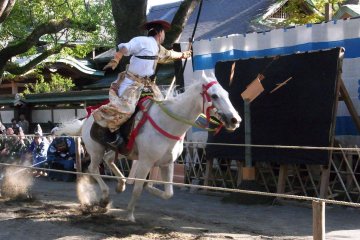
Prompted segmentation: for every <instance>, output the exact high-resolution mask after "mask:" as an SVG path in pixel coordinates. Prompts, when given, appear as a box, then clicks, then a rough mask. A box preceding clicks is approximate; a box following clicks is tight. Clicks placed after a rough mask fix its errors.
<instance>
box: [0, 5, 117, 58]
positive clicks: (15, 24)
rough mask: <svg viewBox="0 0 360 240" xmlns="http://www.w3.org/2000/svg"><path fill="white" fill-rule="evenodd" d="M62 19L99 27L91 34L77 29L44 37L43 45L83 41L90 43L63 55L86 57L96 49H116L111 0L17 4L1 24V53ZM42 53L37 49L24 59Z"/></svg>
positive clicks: (67, 51) (32, 50)
mask: <svg viewBox="0 0 360 240" xmlns="http://www.w3.org/2000/svg"><path fill="white" fill-rule="evenodd" d="M62 19H71V20H73V21H75V22H81V23H86V24H90V25H94V26H96V27H97V28H96V30H95V31H94V32H91V33H89V32H86V31H84V30H83V29H81V28H80V27H75V29H65V30H63V31H61V32H58V33H56V34H47V35H43V36H42V37H41V41H43V43H44V44H46V45H47V46H48V47H56V46H58V45H59V44H63V43H74V42H77V43H78V42H79V41H80V42H82V43H86V44H82V45H80V46H76V47H75V48H74V49H71V50H70V49H68V50H65V51H63V52H62V54H68V55H71V56H74V57H77V56H78V57H84V56H85V55H86V54H88V53H89V52H90V51H91V49H92V48H93V47H94V46H96V45H102V46H104V45H112V41H114V39H115V29H114V24H113V19H112V14H111V3H110V0H104V1H94V0H86V1H84V0H51V1H49V0H17V1H16V4H15V6H14V8H13V10H12V12H11V14H10V16H9V17H8V18H7V19H6V20H5V21H4V22H3V23H2V24H1V27H0V50H1V49H2V48H3V47H5V46H6V45H12V44H14V43H17V42H18V41H23V40H25V39H26V37H27V36H29V34H30V33H31V32H32V31H33V30H34V29H35V28H36V27H37V26H39V25H40V24H44V23H47V22H49V21H51V20H62ZM1 45H2V46H1ZM39 52H41V48H39V47H37V48H32V49H31V50H29V51H27V52H26V53H24V54H23V55H28V56H29V55H33V54H36V53H39Z"/></svg>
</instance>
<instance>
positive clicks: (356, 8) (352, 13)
mask: <svg viewBox="0 0 360 240" xmlns="http://www.w3.org/2000/svg"><path fill="white" fill-rule="evenodd" d="M358 16H360V5H357V4H347V5H343V6H341V7H340V8H339V10H338V11H337V12H336V13H335V14H334V16H333V19H342V18H344V17H345V18H349V17H358Z"/></svg>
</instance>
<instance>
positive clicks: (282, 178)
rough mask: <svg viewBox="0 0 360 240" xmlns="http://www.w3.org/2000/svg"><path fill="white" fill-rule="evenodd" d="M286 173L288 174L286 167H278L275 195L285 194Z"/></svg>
mask: <svg viewBox="0 0 360 240" xmlns="http://www.w3.org/2000/svg"><path fill="white" fill-rule="evenodd" d="M287 172H288V166H287V165H280V171H279V179H278V183H277V193H284V192H285V186H286V178H287Z"/></svg>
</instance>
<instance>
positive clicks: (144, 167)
mask: <svg viewBox="0 0 360 240" xmlns="http://www.w3.org/2000/svg"><path fill="white" fill-rule="evenodd" d="M138 161H139V162H138V166H137V170H136V174H135V178H138V179H146V177H147V175H148V174H149V172H150V169H151V166H150V165H149V164H147V163H146V162H145V161H142V162H140V160H138ZM143 187H144V181H143V180H135V184H134V190H133V192H132V195H131V199H130V202H129V204H128V207H127V210H128V214H127V219H128V220H129V221H131V222H135V217H134V210H135V205H136V202H137V200H138V199H139V197H140V195H141V192H142V190H143Z"/></svg>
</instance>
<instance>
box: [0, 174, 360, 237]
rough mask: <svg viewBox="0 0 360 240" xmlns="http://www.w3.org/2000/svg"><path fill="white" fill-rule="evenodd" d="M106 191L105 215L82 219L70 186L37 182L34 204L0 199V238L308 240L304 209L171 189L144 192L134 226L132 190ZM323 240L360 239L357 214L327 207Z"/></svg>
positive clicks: (359, 212)
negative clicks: (163, 194)
mask: <svg viewBox="0 0 360 240" xmlns="http://www.w3.org/2000/svg"><path fill="white" fill-rule="evenodd" d="M107 183H108V184H109V186H110V188H111V199H112V200H113V203H112V207H111V208H110V209H109V211H108V212H107V213H101V212H99V213H96V214H83V213H82V212H81V211H80V210H79V204H78V200H77V197H76V186H75V183H64V182H51V181H48V180H47V179H36V181H35V184H34V186H33V190H32V193H33V196H34V199H35V200H33V201H14V200H11V201H9V200H7V199H1V198H0V207H1V212H0V221H1V222H0V239H14V240H20V239H21V240H22V239H40V240H41V239H44V240H45V239H46V240H48V239H198V240H199V239H202V240H204V239H312V237H311V234H312V215H311V214H312V213H311V208H310V207H306V206H294V205H292V204H291V206H289V205H287V206H279V205H277V206H269V205H250V206H249V205H236V204H224V203H222V202H221V199H222V197H223V195H222V196H214V195H211V196H210V195H205V194H202V193H199V192H197V193H190V192H189V190H187V189H183V190H181V189H179V188H175V195H174V197H173V198H172V199H170V200H167V201H165V200H161V199H158V198H156V197H154V196H151V195H149V194H148V193H147V192H144V193H143V195H142V196H141V200H140V202H139V204H138V207H137V211H136V212H135V217H136V218H137V222H136V223H130V222H127V221H125V210H124V209H125V208H126V205H127V202H128V200H129V197H130V193H131V185H130V186H128V189H127V190H126V191H125V192H124V193H122V194H116V193H115V191H114V189H115V183H114V182H113V181H107ZM326 232H327V236H326V237H327V238H326V239H359V238H360V237H359V236H360V209H352V208H343V207H334V206H328V207H327V209H326Z"/></svg>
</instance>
